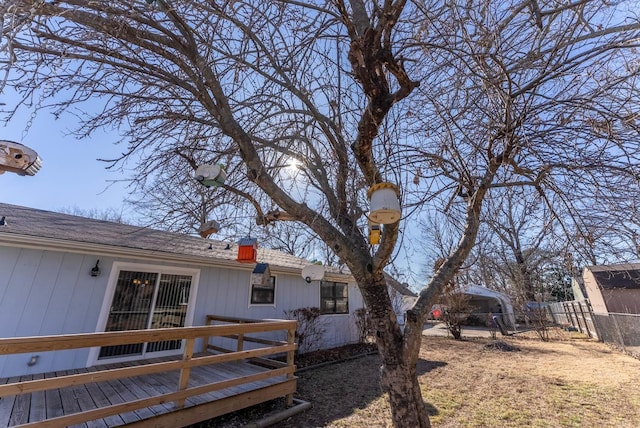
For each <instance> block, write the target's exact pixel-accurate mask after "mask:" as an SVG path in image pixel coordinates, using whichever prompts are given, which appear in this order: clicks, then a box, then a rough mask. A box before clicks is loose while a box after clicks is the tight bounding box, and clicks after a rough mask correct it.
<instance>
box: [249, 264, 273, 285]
mask: <svg viewBox="0 0 640 428" xmlns="http://www.w3.org/2000/svg"><path fill="white" fill-rule="evenodd" d="M270 281H271V269H270V268H269V263H258V264H256V267H255V268H253V272H251V284H253V285H269V282H270Z"/></svg>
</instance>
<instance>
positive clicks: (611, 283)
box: [587, 264, 640, 289]
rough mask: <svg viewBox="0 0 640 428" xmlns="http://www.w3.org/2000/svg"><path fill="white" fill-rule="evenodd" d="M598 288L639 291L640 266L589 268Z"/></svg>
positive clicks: (621, 265)
mask: <svg viewBox="0 0 640 428" xmlns="http://www.w3.org/2000/svg"><path fill="white" fill-rule="evenodd" d="M587 269H589V270H590V271H591V272H592V273H593V277H594V278H595V280H596V282H597V283H598V286H599V287H600V288H626V289H640V264H619V265H609V266H589V267H588V268H587Z"/></svg>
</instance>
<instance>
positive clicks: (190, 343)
mask: <svg viewBox="0 0 640 428" xmlns="http://www.w3.org/2000/svg"><path fill="white" fill-rule="evenodd" d="M195 343H196V340H195V338H193V337H190V338H188V339H187V343H186V344H185V345H184V352H183V354H182V361H183V362H185V361H189V360H191V358H192V357H193V347H194V346H195ZM190 372H191V368H189V367H182V368H181V369H180V380H179V381H178V391H182V390H184V389H187V386H189V374H190ZM184 402H185V400H184V398H183V399H181V400H177V401H176V402H175V406H176V408H177V409H181V408H183V407H184Z"/></svg>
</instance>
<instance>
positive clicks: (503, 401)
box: [274, 332, 640, 428]
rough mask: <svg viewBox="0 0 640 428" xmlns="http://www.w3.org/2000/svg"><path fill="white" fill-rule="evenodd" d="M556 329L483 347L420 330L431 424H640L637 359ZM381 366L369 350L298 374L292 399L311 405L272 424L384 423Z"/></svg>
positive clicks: (476, 342) (422, 376)
mask: <svg viewBox="0 0 640 428" xmlns="http://www.w3.org/2000/svg"><path fill="white" fill-rule="evenodd" d="M563 334H564V333H562V332H558V333H556V335H560V336H556V337H555V338H554V340H553V341H551V342H547V343H545V342H540V341H538V340H535V339H533V338H523V337H513V338H506V339H505V341H506V342H507V343H509V344H510V345H514V346H516V347H518V348H519V349H520V350H519V351H518V352H504V351H500V350H493V349H487V348H485V346H484V345H485V344H487V343H488V342H489V339H477V340H473V341H454V340H452V339H448V338H443V337H425V338H424V340H423V345H422V351H421V360H420V362H419V365H418V370H419V372H420V381H421V384H422V386H423V396H424V399H425V402H426V403H427V406H428V408H429V409H430V411H431V414H432V416H431V421H432V426H433V427H434V428H444V427H638V426H640V388H639V387H638V385H640V361H639V360H638V359H635V358H633V357H630V356H628V355H625V354H623V353H621V352H619V351H617V350H614V349H611V348H609V347H608V346H607V345H605V344H602V343H598V342H593V341H588V340H584V339H576V338H573V339H571V338H569V337H568V336H566V337H561V335H563ZM499 339H501V340H502V338H499ZM378 367H379V357H378V356H377V355H373V356H367V357H363V358H359V359H356V360H352V361H347V362H343V363H339V364H333V365H329V366H325V367H320V368H317V369H312V370H307V371H304V372H302V373H300V378H299V382H298V397H299V398H301V399H303V400H307V401H310V402H311V403H312V404H313V408H312V409H311V410H308V411H306V412H304V413H302V414H299V415H296V416H294V417H292V418H290V419H289V420H286V421H283V422H280V423H278V424H276V425H274V426H275V427H279V428H293V427H295V428H299V427H349V428H353V427H356V428H358V427H361V428H364V427H367V428H372V427H387V426H391V423H390V413H389V406H388V404H387V400H386V397H385V396H384V394H381V391H380V387H379V383H378Z"/></svg>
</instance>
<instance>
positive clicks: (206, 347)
mask: <svg viewBox="0 0 640 428" xmlns="http://www.w3.org/2000/svg"><path fill="white" fill-rule="evenodd" d="M212 321H213V318H212V317H211V315H207V321H206V322H205V325H211V324H212V323H211V322H212ZM208 351H209V336H205V337H203V338H202V352H208Z"/></svg>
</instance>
